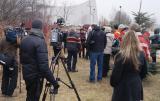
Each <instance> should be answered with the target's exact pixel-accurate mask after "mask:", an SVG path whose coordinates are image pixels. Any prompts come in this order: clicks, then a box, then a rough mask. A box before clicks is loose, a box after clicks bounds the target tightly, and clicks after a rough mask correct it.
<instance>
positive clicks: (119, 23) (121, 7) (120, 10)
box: [119, 6, 122, 24]
mask: <svg viewBox="0 0 160 101" xmlns="http://www.w3.org/2000/svg"><path fill="white" fill-rule="evenodd" d="M121 8H122V6H119V24H121Z"/></svg>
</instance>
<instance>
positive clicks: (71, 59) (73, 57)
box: [67, 50, 78, 71]
mask: <svg viewBox="0 0 160 101" xmlns="http://www.w3.org/2000/svg"><path fill="white" fill-rule="evenodd" d="M77 53H78V51H72V50H68V57H67V67H68V70H69V71H74V70H75V69H76V63H77Z"/></svg>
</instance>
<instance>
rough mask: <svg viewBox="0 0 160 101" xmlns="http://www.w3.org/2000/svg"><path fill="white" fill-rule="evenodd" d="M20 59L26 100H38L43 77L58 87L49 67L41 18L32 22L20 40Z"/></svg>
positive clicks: (55, 87)
mask: <svg viewBox="0 0 160 101" xmlns="http://www.w3.org/2000/svg"><path fill="white" fill-rule="evenodd" d="M20 61H21V63H22V70H23V78H24V80H25V83H26V90H27V98H26V101H39V98H40V94H41V92H42V88H43V80H44V78H46V79H47V81H49V82H50V84H51V85H53V87H54V89H58V88H59V85H58V83H57V81H56V80H55V78H54V76H53V74H52V72H51V70H50V69H49V65H48V50H47V45H46V43H45V39H44V34H43V32H42V22H41V20H34V21H33V22H32V29H31V32H30V34H29V35H28V36H26V37H25V38H24V39H23V40H22V42H21V45H20Z"/></svg>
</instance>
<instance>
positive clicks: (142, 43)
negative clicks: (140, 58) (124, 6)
mask: <svg viewBox="0 0 160 101" xmlns="http://www.w3.org/2000/svg"><path fill="white" fill-rule="evenodd" d="M130 29H131V30H134V31H135V32H136V35H137V36H138V39H139V41H140V47H141V48H142V49H143V52H144V54H145V57H146V59H147V61H149V58H150V50H149V44H148V41H147V40H146V39H145V38H144V36H143V35H142V33H141V27H140V26H139V25H138V24H136V23H135V24H132V25H131V26H130Z"/></svg>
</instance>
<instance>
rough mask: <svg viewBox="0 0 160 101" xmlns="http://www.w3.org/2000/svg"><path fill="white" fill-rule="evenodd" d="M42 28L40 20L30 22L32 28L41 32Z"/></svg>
mask: <svg viewBox="0 0 160 101" xmlns="http://www.w3.org/2000/svg"><path fill="white" fill-rule="evenodd" d="M42 27H43V23H42V21H41V20H38V19H36V20H34V21H33V22H32V28H35V29H40V30H42Z"/></svg>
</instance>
